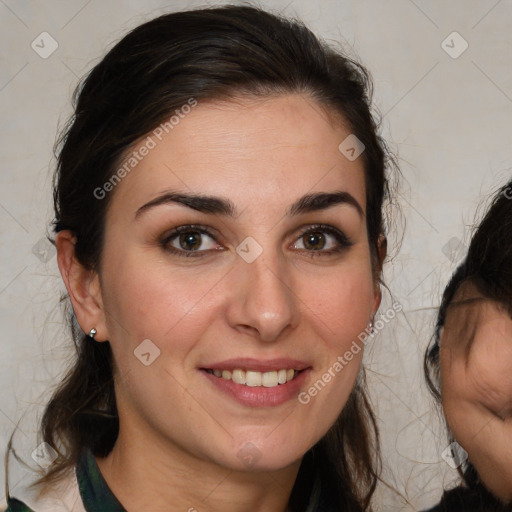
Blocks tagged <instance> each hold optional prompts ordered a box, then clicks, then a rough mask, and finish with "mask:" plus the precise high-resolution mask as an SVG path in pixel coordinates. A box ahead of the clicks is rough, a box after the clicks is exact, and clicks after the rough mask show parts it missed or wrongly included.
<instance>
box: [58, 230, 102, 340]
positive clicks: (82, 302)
mask: <svg viewBox="0 0 512 512" xmlns="http://www.w3.org/2000/svg"><path fill="white" fill-rule="evenodd" d="M75 245H76V236H75V235H74V234H73V233H72V232H71V231H69V230H64V231H60V232H59V233H58V234H57V237H56V239H55V246H56V248H57V263H58V265H59V270H60V273H61V276H62V279H63V281H64V284H65V285H66V288H67V290H68V294H69V298H70V299H71V303H72V305H73V310H74V312H75V315H76V318H77V320H78V323H79V324H80V327H81V328H82V330H83V331H84V332H85V333H86V334H89V331H90V330H91V329H93V328H94V329H96V331H97V332H96V335H95V337H94V339H95V341H106V340H108V332H107V329H106V322H105V314H104V310H103V299H102V296H101V286H100V279H99V276H98V274H97V273H96V272H94V271H92V270H88V269H86V268H85V267H84V266H83V265H82V264H81V263H80V262H79V261H78V260H77V259H76V256H75Z"/></svg>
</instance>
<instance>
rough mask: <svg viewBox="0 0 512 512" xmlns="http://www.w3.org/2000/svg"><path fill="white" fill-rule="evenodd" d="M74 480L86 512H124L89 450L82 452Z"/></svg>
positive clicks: (85, 449)
mask: <svg viewBox="0 0 512 512" xmlns="http://www.w3.org/2000/svg"><path fill="white" fill-rule="evenodd" d="M76 479H77V481H78V488H79V490H80V496H81V497H82V501H83V502H84V507H85V510H87V512H126V510H125V509H124V507H123V506H122V505H121V503H119V501H118V500H117V498H116V497H115V496H114V494H113V493H112V491H111V490H110V489H109V487H108V485H107V482H105V480H104V478H103V476H102V474H101V472H100V469H99V467H98V464H97V463H96V459H95V458H94V455H93V453H92V452H91V450H90V449H89V448H84V450H83V451H82V454H81V456H80V460H79V461H78V464H77V466H76Z"/></svg>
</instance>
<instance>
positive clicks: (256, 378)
mask: <svg viewBox="0 0 512 512" xmlns="http://www.w3.org/2000/svg"><path fill="white" fill-rule="evenodd" d="M245 384H246V385H247V386H250V387H255V386H261V372H250V371H247V372H245Z"/></svg>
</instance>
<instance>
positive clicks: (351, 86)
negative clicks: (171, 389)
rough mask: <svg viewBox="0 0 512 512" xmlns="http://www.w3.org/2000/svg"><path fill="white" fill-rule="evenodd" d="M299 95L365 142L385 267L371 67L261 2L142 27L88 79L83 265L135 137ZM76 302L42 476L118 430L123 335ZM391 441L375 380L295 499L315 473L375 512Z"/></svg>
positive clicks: (65, 174)
mask: <svg viewBox="0 0 512 512" xmlns="http://www.w3.org/2000/svg"><path fill="white" fill-rule="evenodd" d="M289 93H300V94H305V95H307V96H309V97H310V98H312V99H313V100H315V101H316V102H317V104H319V105H320V106H322V107H323V108H324V109H325V111H326V112H328V113H330V114H333V116H334V118H335V119H337V120H338V121H340V122H341V119H342V120H343V122H345V123H348V126H350V129H351V131H352V132H353V134H355V135H356V136H357V138H358V139H359V140H360V141H361V142H362V143H363V144H364V147H365V150H364V152H363V154H362V155H361V157H360V158H362V160H363V163H364V170H365V171H364V172H365V184H366V207H367V214H366V222H367V233H368V240H369V245H370V251H371V256H372V263H373V269H374V273H375V276H376V279H379V276H380V270H381V262H380V261H379V256H378V247H379V237H382V235H383V234H384V221H383V202H384V200H385V199H386V197H387V195H388V180H387V177H386V169H387V166H388V162H389V161H390V158H389V155H388V151H387V149H386V146H385V144H384V142H383V140H382V139H381V138H380V136H379V135H378V133H377V129H378V127H377V123H376V121H375V119H374V117H373V115H372V112H371V94H372V86H371V80H370V78H369V75H368V73H367V71H366V70H365V69H364V68H363V67H362V66H361V65H360V64H358V63H357V62H355V61H354V60H352V59H350V58H348V57H346V56H345V55H343V54H342V53H341V52H340V51H337V50H334V49H333V48H331V47H329V46H328V45H326V44H325V43H323V42H322V41H320V40H319V39H318V38H317V37H315V35H314V34H313V33H312V32H311V31H310V30H308V29H307V28H306V27H305V26H304V25H303V24H302V23H300V22H298V21H292V20H289V19H286V18H283V17H281V16H277V15H273V14H270V13H268V12H266V11H263V10H260V9H257V8H253V7H249V6H234V5H231V6H224V7H219V8H211V9H200V10H193V11H187V12H178V13H172V14H166V15H163V16H160V17H158V18H156V19H153V20H151V21H149V22H147V23H144V24H143V25H140V26H138V27H137V28H135V29H134V30H132V31H131V32H130V33H128V34H127V35H126V36H125V37H124V38H123V39H122V40H121V41H120V42H118V43H117V44H116V45H115V46H114V47H113V48H112V49H111V50H110V51H109V52H108V53H107V55H106V56H105V57H104V58H103V60H102V61H101V62H99V64H97V65H96V66H95V67H94V68H93V69H92V71H91V72H90V73H89V74H88V76H87V77H86V78H85V79H84V80H83V82H82V83H81V84H80V85H79V87H78V88H77V89H76V91H75V94H74V98H73V100H74V106H75V113H74V116H73V117H72V119H71V120H70V122H69V124H68V126H67V127H66V129H65V131H64V133H63V134H62V135H61V138H60V139H59V141H58V143H57V145H56V154H57V158H58V166H57V170H56V174H55V181H54V207H55V221H54V231H55V233H57V232H59V231H61V230H71V231H72V232H73V233H74V234H75V235H76V238H77V242H76V246H75V251H76V257H77V258H78V260H79V261H80V263H81V264H82V265H83V266H84V267H86V268H88V269H92V270H95V271H99V270H100V260H101V258H100V256H101V253H102V246H103V242H104V240H103V236H104V224H105V215H106V211H107V208H108V205H109V201H110V200H111V197H112V193H110V194H107V195H106V197H105V198H104V199H102V200H97V199H96V198H95V195H94V191H95V189H97V188H98V187H101V186H102V184H104V183H106V182H107V181H108V180H109V179H110V178H111V176H112V174H113V171H114V170H115V169H117V165H119V162H120V161H121V159H122V157H123V155H124V154H125V153H126V151H127V149H129V148H130V146H131V145H133V144H134V142H135V141H137V140H139V139H140V138H141V137H143V136H145V135H147V134H148V133H149V132H151V131H152V130H154V129H155V128H156V127H157V126H158V125H159V124H160V123H162V122H163V121H164V120H166V119H168V118H169V115H170V114H172V113H173V112H175V110H176V109H180V108H181V107H182V106H183V105H185V104H187V102H189V100H190V99H191V98H193V99H194V100H196V101H198V102H201V101H202V100H203V101H208V100H221V99H227V100H229V99H230V98H234V97H238V96H240V95H247V96H253V97H271V96H276V95H279V94H289ZM340 142H341V141H340ZM381 240H384V241H383V243H385V238H382V239H381ZM68 312H69V323H70V326H71V329H72V334H73V339H74V342H75V346H76V359H75V362H74V365H73V366H72V368H71V369H70V370H69V371H68V373H67V375H66V376H65V378H64V379H63V381H62V382H61V383H60V385H59V386H58V388H57V389H56V391H55V393H54V395H53V397H52V398H51V400H50V402H49V403H48V405H47V407H46V410H45V413H44V416H43V418H42V422H41V432H42V437H43V440H44V441H46V442H47V443H49V444H50V445H51V446H52V447H54V448H55V449H56V450H57V451H58V453H59V457H58V458H57V460H56V461H55V462H54V464H53V465H52V466H51V467H50V468H49V470H48V472H47V473H46V474H45V475H44V476H43V477H42V478H41V479H40V480H38V481H37V482H36V483H35V484H34V485H37V484H40V483H45V484H48V483H50V482H52V481H54V480H55V479H57V478H58V477H59V476H61V475H62V473H63V472H64V470H66V469H67V468H69V467H71V466H73V465H74V464H76V462H77V459H78V456H79V453H80V451H81V449H82V448H83V447H84V446H87V447H89V448H90V449H91V450H92V452H93V453H94V454H95V455H97V456H106V455H107V454H108V453H109V452H110V450H111V449H112V448H113V445H114V443H115V441H116V437H117V434H118V427H119V423H118V416H117V409H116V399H115V392H114V382H113V376H112V365H113V360H112V353H111V349H110V345H109V343H91V340H90V339H88V338H87V337H86V336H85V335H84V333H83V332H82V330H81V329H80V327H79V326H78V324H77V323H76V319H75V317H74V314H73V312H72V310H71V308H70V307H69V304H68ZM378 445H379V442H378V431H377V427H376V423H375V418H374V415H373V413H372V410H371V407H370V404H369V401H368V399H367V396H366V392H365V384H364V379H361V382H360V383H359V384H358V385H357V386H356V388H355V389H354V391H353V393H352V394H351V396H350V398H349V400H348V403H347V404H346V406H345V407H344V409H343V411H342V413H341V415H340V417H339V418H338V420H337V421H336V423H335V424H334V425H333V426H332V428H331V429H330V431H329V432H328V433H327V435H326V436H325V437H324V438H323V439H322V440H321V441H320V442H319V443H317V445H315V446H314V447H313V448H312V449H311V450H310V451H309V452H308V453H307V454H306V455H305V457H304V459H303V462H302V465H301V469H300V472H299V476H298V479H297V482H296V485H295V487H294V489H293V492H292V496H291V500H290V503H291V505H292V507H293V510H294V511H295V510H302V508H303V506H304V502H303V497H302V496H301V491H303V488H302V489H301V482H306V481H310V478H311V477H312V476H315V475H320V477H321V480H322V482H323V483H324V484H325V486H326V489H328V490H329V492H330V493H331V497H332V502H333V504H334V505H335V507H336V508H337V509H339V510H345V511H363V510H370V499H371V497H372V494H373V492H374V490H375V487H376V483H377V480H378V472H379V466H380V458H379V446H378Z"/></svg>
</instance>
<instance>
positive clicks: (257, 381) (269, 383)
mask: <svg viewBox="0 0 512 512" xmlns="http://www.w3.org/2000/svg"><path fill="white" fill-rule="evenodd" d="M206 371H207V372H208V373H210V374H211V375H215V377H219V378H221V379H224V380H231V381H233V382H234V383H235V384H242V385H245V386H249V387H265V388H274V387H276V386H279V385H282V384H286V383H287V382H289V381H291V380H293V379H294V378H295V377H297V375H298V374H299V373H300V372H299V371H298V370H294V369H292V368H290V369H287V368H283V369H281V370H277V371H276V370H274V371H270V372H255V371H251V370H241V369H235V370H233V371H229V370H218V369H208V370H206Z"/></svg>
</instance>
